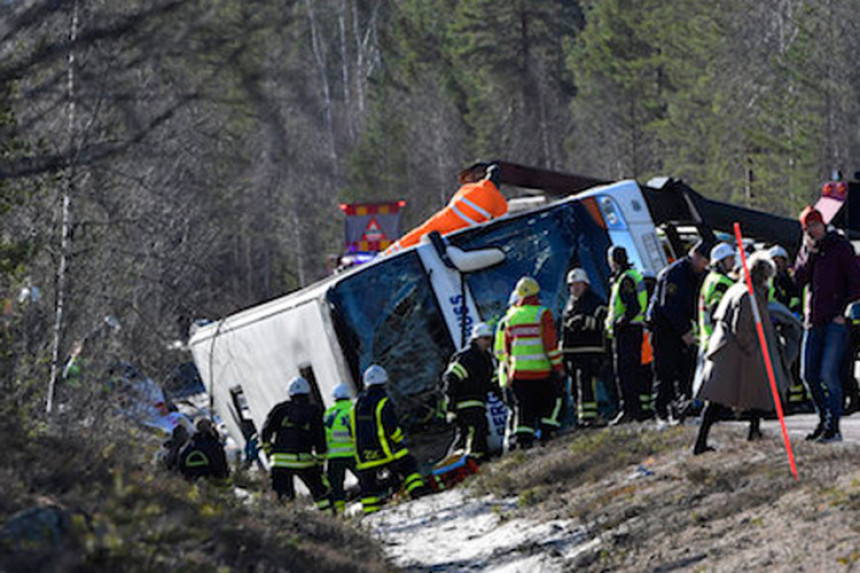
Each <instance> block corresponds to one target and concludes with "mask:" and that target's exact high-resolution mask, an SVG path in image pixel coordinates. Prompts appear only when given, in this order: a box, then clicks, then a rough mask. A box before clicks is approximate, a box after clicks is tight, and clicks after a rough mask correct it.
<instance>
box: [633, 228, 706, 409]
mask: <svg viewBox="0 0 860 573" xmlns="http://www.w3.org/2000/svg"><path fill="white" fill-rule="evenodd" d="M709 250H710V246H709V245H706V244H705V243H704V242H703V241H699V242H698V243H696V244H695V245H694V246H693V248H692V249H690V252H689V253H688V254H687V256H685V257H683V258H682V259H679V260H677V261H675V262H674V263H672V264H671V265H669V266H668V267H666V268H664V269H663V270H662V271H660V273H659V274H658V275H657V285H656V287H655V288H654V294H653V295H652V297H651V302H650V304H649V306H648V326H649V328H650V330H651V346H652V347H653V348H654V376H655V380H654V393H655V394H656V404H655V409H656V411H657V417H658V418H659V419H660V420H661V421H663V422H667V421H669V420H670V418H669V407H670V406H671V405H673V403H675V402H676V401H677V402H678V404H677V405H678V406H679V407H683V406H682V403H681V402H682V401H684V400H690V399H691V398H692V396H691V394H692V386H693V374H694V368H695V365H696V335H695V331H694V329H693V328H694V325H695V321H696V318H697V312H698V304H697V303H698V297H699V288H700V286H701V284H702V279H703V277H704V273H705V269H707V268H708V264H709V262H710V259H709V258H708V257H709Z"/></svg>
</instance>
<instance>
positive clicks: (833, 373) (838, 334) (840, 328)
mask: <svg viewBox="0 0 860 573" xmlns="http://www.w3.org/2000/svg"><path fill="white" fill-rule="evenodd" d="M847 346H848V326H847V325H845V324H837V323H835V322H830V323H828V324H827V325H826V326H820V327H812V328H810V329H808V330H807V331H806V333H805V334H804V335H803V362H802V364H801V376H802V377H803V381H804V382H806V385H807V387H808V388H809V392H810V393H811V394H812V401H813V402H814V403H815V410H816V411H817V412H818V415H819V417H820V418H821V420H822V421H823V422H824V423H825V426H826V427H827V429H832V430H836V429H839V418H840V417H841V416H842V380H841V378H840V375H839V374H840V369H841V364H842V358H843V356H844V355H845V349H846V347H847Z"/></svg>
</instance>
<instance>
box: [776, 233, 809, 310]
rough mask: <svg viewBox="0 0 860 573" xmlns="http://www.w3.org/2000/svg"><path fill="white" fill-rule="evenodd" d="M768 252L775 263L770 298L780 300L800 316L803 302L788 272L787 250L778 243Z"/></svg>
mask: <svg viewBox="0 0 860 573" xmlns="http://www.w3.org/2000/svg"><path fill="white" fill-rule="evenodd" d="M768 254H769V255H770V258H771V259H772V260H773V263H774V264H775V265H776V276H774V277H773V285H772V287H771V290H770V298H771V299H773V300H776V301H778V302H781V303H782V304H784V305H785V306H786V308H788V310H790V311H791V312H793V313H794V314H795V315H797V316H798V317H800V316H801V315H802V314H803V304H802V302H801V298H800V294H801V293H800V289H798V288H797V284H795V282H794V277H792V276H791V273H790V272H789V262H790V261H789V257H788V251H786V250H785V248H783V247H781V246H780V245H774V246H772V247H771V248H770V249H769V250H768Z"/></svg>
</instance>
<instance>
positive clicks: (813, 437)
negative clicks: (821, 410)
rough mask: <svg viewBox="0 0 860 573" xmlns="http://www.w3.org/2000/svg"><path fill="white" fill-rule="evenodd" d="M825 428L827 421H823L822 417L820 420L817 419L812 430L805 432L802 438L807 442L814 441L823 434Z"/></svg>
mask: <svg viewBox="0 0 860 573" xmlns="http://www.w3.org/2000/svg"><path fill="white" fill-rule="evenodd" d="M825 429H827V423H826V422H825V419H824V418H821V419H820V420H818V425H817V426H815V429H814V430H812V432H811V433H809V434H806V437H805V438H804V439H805V440H806V441H807V442H814V441H815V440H817V439H818V438H820V437H821V436H822V435H824V430H825Z"/></svg>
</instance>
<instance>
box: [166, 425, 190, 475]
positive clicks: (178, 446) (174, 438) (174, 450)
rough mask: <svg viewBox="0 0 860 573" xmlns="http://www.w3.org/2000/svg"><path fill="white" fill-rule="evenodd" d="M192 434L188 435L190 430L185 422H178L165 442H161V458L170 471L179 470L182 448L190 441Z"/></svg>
mask: <svg viewBox="0 0 860 573" xmlns="http://www.w3.org/2000/svg"><path fill="white" fill-rule="evenodd" d="M189 439H191V436H189V435H188V430H187V429H186V428H185V425H183V424H177V425H176V427H175V428H173V431H172V432H171V433H170V438H168V439H167V440H166V441H165V442H164V443H163V444H161V447H162V450H161V459H162V461H163V463H164V467H166V468H167V469H168V470H169V471H172V472H175V471H179V470H180V468H179V455H180V453H181V452H182V448H184V447H185V444H187V443H188V440H189Z"/></svg>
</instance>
